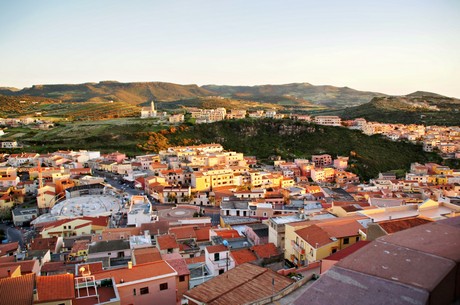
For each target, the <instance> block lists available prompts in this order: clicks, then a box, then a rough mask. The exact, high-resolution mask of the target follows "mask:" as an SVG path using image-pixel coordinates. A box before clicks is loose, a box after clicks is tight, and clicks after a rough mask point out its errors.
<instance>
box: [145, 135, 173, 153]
mask: <svg viewBox="0 0 460 305" xmlns="http://www.w3.org/2000/svg"><path fill="white" fill-rule="evenodd" d="M137 146H138V147H139V148H140V149H142V150H145V151H147V152H155V153H158V152H159V151H160V150H164V149H167V148H168V147H169V146H170V145H169V141H168V139H167V138H166V137H165V136H164V135H162V134H161V133H157V132H149V139H148V140H147V142H145V143H144V144H138V145H137Z"/></svg>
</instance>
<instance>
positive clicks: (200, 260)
mask: <svg viewBox="0 0 460 305" xmlns="http://www.w3.org/2000/svg"><path fill="white" fill-rule="evenodd" d="M205 261H206V257H205V256H204V255H201V256H195V257H190V258H186V259H185V262H186V263H187V265H192V264H197V263H204V262H205Z"/></svg>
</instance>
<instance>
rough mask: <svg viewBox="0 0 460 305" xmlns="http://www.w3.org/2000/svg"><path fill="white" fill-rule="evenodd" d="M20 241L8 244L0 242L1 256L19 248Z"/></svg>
mask: <svg viewBox="0 0 460 305" xmlns="http://www.w3.org/2000/svg"><path fill="white" fill-rule="evenodd" d="M18 247H19V243H18V242H17V241H15V242H12V243H7V244H0V256H3V255H6V254H8V253H11V252H15V251H17V250H18Z"/></svg>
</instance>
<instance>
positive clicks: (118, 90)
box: [0, 81, 213, 105]
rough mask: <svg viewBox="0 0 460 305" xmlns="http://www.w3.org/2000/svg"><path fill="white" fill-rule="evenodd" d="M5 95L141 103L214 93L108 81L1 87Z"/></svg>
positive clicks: (168, 85) (160, 84)
mask: <svg viewBox="0 0 460 305" xmlns="http://www.w3.org/2000/svg"><path fill="white" fill-rule="evenodd" d="M0 94H4V95H13V96H15V95H30V96H41V97H48V98H54V99H58V100H61V101H63V102H87V101H90V102H108V101H115V102H126V103H130V104H133V105H138V104H141V103H145V102H148V101H151V100H157V101H176V100H179V99H187V98H195V97H197V96H208V95H213V93H212V92H209V91H207V90H205V89H203V88H200V87H198V86H197V85H177V84H172V83H163V82H146V83H119V82H116V81H104V82H99V83H85V84H63V85H35V86H32V87H31V88H24V89H22V90H18V91H12V90H8V89H3V90H0Z"/></svg>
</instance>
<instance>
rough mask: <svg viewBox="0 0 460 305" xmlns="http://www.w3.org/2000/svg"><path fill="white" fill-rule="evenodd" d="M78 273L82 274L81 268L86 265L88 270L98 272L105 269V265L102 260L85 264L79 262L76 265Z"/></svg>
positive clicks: (78, 274)
mask: <svg viewBox="0 0 460 305" xmlns="http://www.w3.org/2000/svg"><path fill="white" fill-rule="evenodd" d="M76 267H77V268H76V273H77V276H80V275H81V272H80V268H81V267H84V268H85V270H86V271H88V270H89V271H90V272H91V273H98V272H102V271H104V267H103V265H102V262H91V263H84V264H78V265H77V266H76Z"/></svg>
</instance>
